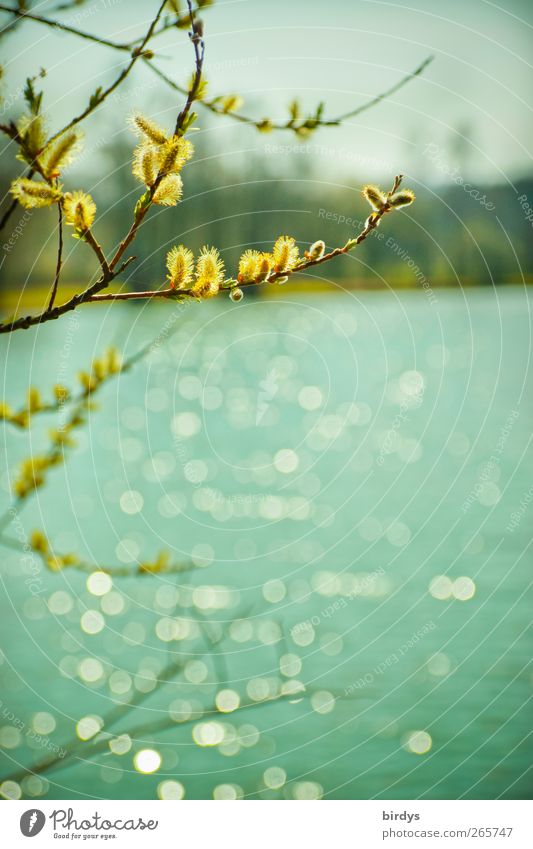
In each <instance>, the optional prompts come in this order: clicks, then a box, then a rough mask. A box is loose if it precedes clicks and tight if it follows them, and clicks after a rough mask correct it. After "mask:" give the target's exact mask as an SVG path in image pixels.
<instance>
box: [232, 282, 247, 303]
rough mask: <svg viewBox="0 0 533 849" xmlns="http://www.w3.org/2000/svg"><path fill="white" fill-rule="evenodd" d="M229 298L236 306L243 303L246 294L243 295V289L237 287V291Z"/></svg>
mask: <svg viewBox="0 0 533 849" xmlns="http://www.w3.org/2000/svg"><path fill="white" fill-rule="evenodd" d="M229 296H230V298H231V300H232V301H233V302H234V303H235V304H238V303H239V301H242V299H243V297H244V293H243V291H242V289H239V287H238V286H236V287H235V289H232V290H231V292H230V293H229Z"/></svg>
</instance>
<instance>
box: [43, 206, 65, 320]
mask: <svg viewBox="0 0 533 849" xmlns="http://www.w3.org/2000/svg"><path fill="white" fill-rule="evenodd" d="M57 213H58V223H57V229H58V245H57V264H56V274H55V277H54V283H53V285H52V291H51V293H50V300H49V301H48V307H47V310H46V312H50V310H51V309H52V307H53V306H54V301H55V299H56V294H57V287H58V286H59V277H60V275H61V267H62V265H63V209H62V207H61V204H60V203H58V205H57Z"/></svg>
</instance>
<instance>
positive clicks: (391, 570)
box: [0, 287, 533, 799]
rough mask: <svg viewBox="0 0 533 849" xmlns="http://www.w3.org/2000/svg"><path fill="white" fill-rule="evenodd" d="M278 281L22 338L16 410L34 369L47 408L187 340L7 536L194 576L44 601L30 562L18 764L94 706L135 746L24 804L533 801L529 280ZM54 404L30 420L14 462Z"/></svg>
mask: <svg viewBox="0 0 533 849" xmlns="http://www.w3.org/2000/svg"><path fill="white" fill-rule="evenodd" d="M278 295H279V296H278ZM276 296H277V297H276V298H269V299H267V300H259V299H253V298H249V297H247V298H245V300H244V301H243V302H242V303H241V304H238V305H233V304H230V303H229V301H222V300H219V301H217V302H211V303H207V304H202V305H197V304H193V305H190V306H187V307H179V306H175V305H172V304H165V305H158V306H157V307H156V306H152V307H151V308H146V307H140V308H138V307H135V306H124V307H123V308H122V307H121V308H114V309H112V310H108V309H107V307H103V306H100V307H98V308H90V309H85V310H82V311H80V312H79V314H77V315H75V316H74V318H72V317H67V318H65V319H63V320H62V321H61V322H55V323H51V324H49V325H47V326H43V327H42V328H40V329H38V330H37V331H35V330H31V331H27V332H19V333H17V334H14V335H13V336H12V337H11V338H10V339H5V338H3V339H2V347H3V352H4V353H5V355H6V362H7V367H6V369H5V374H4V395H5V397H6V400H8V401H10V403H12V404H13V406H17V404H19V403H22V402H23V399H24V393H25V391H26V389H27V386H28V374H30V375H31V382H32V383H33V384H35V385H38V386H39V387H41V388H42V390H43V393H44V394H46V392H47V389H48V387H49V388H50V389H51V388H52V386H53V384H54V383H56V382H61V383H67V384H68V385H70V384H71V382H72V381H75V375H76V372H77V371H78V370H79V369H80V368H84V367H85V368H86V367H87V366H88V364H89V362H90V360H91V358H92V357H93V355H96V354H99V353H101V352H102V351H103V350H104V349H105V347H106V345H109V344H116V345H117V346H118V347H119V348H120V349H121V350H122V351H125V352H126V354H132V353H134V352H135V351H136V350H137V348H140V347H141V345H142V344H143V343H144V342H146V341H148V340H150V339H151V338H153V337H156V336H157V335H158V334H159V341H158V343H157V344H156V345H155V346H154V348H153V350H152V352H151V353H150V355H149V356H148V357H147V358H146V359H145V360H143V361H142V362H140V363H138V364H137V365H136V367H135V368H134V369H133V370H131V371H130V372H129V373H126V374H124V375H122V376H121V377H120V379H118V380H115V381H113V382H110V383H109V384H108V385H107V386H106V387H104V389H103V390H102V391H101V392H100V393H99V395H98V400H99V403H100V409H98V410H94V411H91V413H90V419H89V423H88V425H87V426H86V427H85V428H84V429H83V430H82V431H81V432H80V433H79V435H78V445H77V447H76V448H75V449H72V450H70V451H69V453H68V458H67V461H66V463H65V465H64V467H58V468H56V469H54V470H53V471H52V472H51V473H50V475H49V483H48V485H47V487H46V488H45V489H42V490H40V491H39V493H38V494H37V496H36V497H34V498H32V499H31V500H29V501H28V503H27V504H26V505H25V506H24V509H23V510H21V511H20V514H19V516H18V521H17V523H16V526H15V525H13V526H12V527H11V528H8V529H7V531H6V533H10V535H11V536H12V537H18V538H19V539H21V540H24V539H25V538H26V536H27V535H28V534H29V533H30V532H31V531H32V530H33V529H34V528H45V529H46V531H47V533H48V535H49V538H50V541H51V543H52V544H53V547H54V549H55V550H56V551H57V552H61V553H65V552H69V551H74V552H76V553H77V554H79V555H81V556H82V557H83V558H84V560H86V561H87V562H89V563H94V564H101V565H104V566H108V567H110V568H116V567H119V568H124V567H130V568H135V567H136V565H137V564H138V563H139V562H142V561H146V560H150V559H152V560H153V559H154V558H155V556H156V555H157V552H159V551H161V550H163V549H165V550H168V551H169V552H170V553H171V555H172V559H173V560H174V561H178V560H179V561H184V562H185V561H186V562H189V561H191V559H192V561H193V563H194V564H195V569H194V570H193V571H191V572H187V573H184V574H183V575H174V574H168V575H165V574H158V575H153V576H151V575H143V576H137V577H116V578H114V579H113V586H112V587H110V586H107V585H106V584H105V582H104V583H102V582H100V584H99V585H97V582H96V581H93V583H92V584H91V582H89V585H90V586H89V588H88V587H87V575H86V574H81V573H80V572H78V571H76V570H73V569H70V570H68V569H65V570H63V571H61V572H57V573H54V572H51V571H49V570H46V569H43V568H40V570H39V573H38V576H37V580H38V582H39V583H38V593H37V594H32V593H31V592H30V591H29V587H28V585H27V584H26V583H25V578H26V577H27V576H25V575H24V570H23V569H22V567H21V562H20V555H19V554H18V553H17V552H16V551H9V550H8V549H2V571H1V574H2V581H3V590H4V599H3V615H2V618H1V620H0V629H1V634H2V647H3V652H4V654H3V657H2V659H3V662H2V665H1V667H0V670H1V672H2V679H3V687H2V695H1V702H2V705H1V710H0V713H1V716H0V726H1V727H0V743H1V744H2V746H3V748H2V770H1V776H2V777H5V778H9V777H11V776H15V777H16V779H17V787H18V786H19V785H20V784H21V782H20V778H21V776H20V774H19V773H20V769H19V766H18V765H23V766H25V767H28V766H31V764H33V763H38V762H39V761H40V760H41V759H42V758H43V757H45V756H47V754H48V753H49V752H50V750H51V749H52V747H54V746H56V747H62V746H63V745H65V744H66V743H68V741H70V740H71V739H72V738H73V736H74V738H75V727H76V724H77V723H78V722H79V720H80V719H82V718H84V717H85V718H86V717H89V719H88V720H87V719H85V722H84V723H82V724H81V726H79V729H80V733H81V735H82V736H89V735H90V734H91V731H94V730H97V729H98V728H99V727H100V726H101V725H102V722H103V732H106V731H107V729H108V728H109V730H110V731H112V732H113V733H114V734H117V735H119V734H126V733H129V734H130V737H131V740H130V739H128V738H127V737H123V738H121V741H119V742H118V743H116V742H115V743H113V748H114V750H115V751H114V752H113V751H111V750H110V748H109V745H108V744H107V743H106V740H105V739H104V738H103V737H102V734H100V735H96V736H95V737H92V739H91V740H89V741H87V742H86V743H84V744H83V745H82V744H79V745H78V746H77V747H76V748H75V749H74V751H73V753H72V756H68V755H67V756H66V757H65V758H63V759H61V760H60V762H58V764H56V768H55V769H53V770H50V771H45V772H43V774H42V776H41V777H40V778H35V777H34V778H29V777H26V778H25V779H24V780H23V781H22V785H21V787H22V789H21V791H20V792H22V793H23V795H24V796H27V797H31V796H32V795H37V796H39V795H44V796H45V797H47V798H91V797H100V798H156V797H157V795H158V794H159V795H160V796H164V797H169V798H172V797H179V796H181V795H183V794H184V795H185V797H186V798H212V797H213V794H215V796H217V797H220V798H227V797H232V796H237V797H240V796H245V797H247V798H249V797H252V798H257V797H258V798H278V797H281V798H314V797H316V796H324V798H328V799H329V798H331V799H345V798H389V799H395V798H397V799H414V798H463V797H464V798H496V797H500V796H501V797H503V798H527V797H528V796H530V793H531V779H530V774H529V773H528V769H529V767H530V763H531V750H530V746H529V744H528V734H529V731H530V727H531V704H530V701H529V700H530V698H531V684H532V677H531V670H530V667H529V663H530V655H531V641H530V638H529V635H528V625H529V623H530V619H531V616H530V603H531V599H529V600H528V598H527V595H526V593H527V591H528V587H529V584H530V579H531V548H530V543H531V521H532V517H533V503H532V504H530V502H533V480H532V473H531V465H530V450H529V444H530V439H531V369H530V352H531V296H530V294H529V293H528V292H527V291H525V290H523V289H520V288H518V287H516V288H514V287H507V288H503V287H502V288H500V289H498V290H496V291H494V290H492V289H491V288H489V287H487V289H486V290H470V291H466V292H460V291H449V290H447V291H441V290H437V291H436V292H435V293H432V297H431V298H430V297H428V295H427V294H425V293H423V292H422V293H414V292H412V293H411V292H409V293H402V294H394V293H376V294H372V293H354V294H348V293H344V294H336V295H332V296H327V295H324V296H322V295H321V296H317V297H313V296H311V295H307V294H306V295H304V296H301V295H298V294H297V293H294V292H291V293H284V291H283V290H282V289H279V290H277V292H276ZM56 419H57V416H54V415H48V416H44V415H43V416H41V417H40V418H39V419H38V420H36V421H35V426H34V427H33V428H32V430H31V431H30V432H24V431H23V432H19V431H16V430H14V429H13V428H10V427H9V426H5V428H4V431H3V432H4V434H5V435H4V446H3V453H4V455H5V454H6V453H7V456H8V458H9V463H8V465H9V469H11V472H13V470H14V469H16V466H17V462H18V461H19V460H20V459H22V458H23V457H25V456H27V455H28V453H29V452H30V451H31V450H33V451H35V452H38V451H39V450H41V449H42V448H43V447H44V446H46V444H47V430H48V428H49V427H53V426H54V422H55V421H56ZM4 465H5V464H4ZM2 485H3V490H2V499H3V503H4V504H5V507H6V508H7V507H8V506H9V494H8V490H9V473H5V474H4V475H3V478H2ZM100 593H103V594H100ZM528 601H529V604H528ZM172 661H177V663H178V665H179V668H178V671H177V672H175V673H174V675H173V676H172V677H171V680H161V678H162V677H165V674H163V673H162V670H164V669H165V667H166V666H167V664H168V663H169V662H172ZM228 691H229V692H228ZM280 693H281V694H282V696H283V698H281V699H278V696H279V695H280ZM217 694H218V696H217ZM265 697H267V698H266V699H265ZM268 698H270V701H269V700H268ZM131 699H133V700H134V701H135V702H136V706H135V707H134V708H128V707H127V706H125V707H124V708H122V709H120V708H119V707H117V705H120V704H123V703H127V702H128V700H131ZM237 704H240V705H241V706H240V707H239V708H238V709H236V710H235V708H236V706H237ZM95 717H96V719H95ZM106 717H107V719H108V720H109V718H110V717H112V718H113V724H112V725H109V726H108V725H107V722H106ZM95 723H96V725H95ZM37 732H39V733H40V735H41V738H38V737H36V736H35V735H36V733H37ZM102 739H104V742H103V744H102V743H101V742H100V741H101V740H102ZM120 752H123V753H120ZM139 752H140V754H139ZM154 768H155V770H156V771H154V772H150V773H149V774H145V773H144V772H143V770H152V769H154ZM10 786H11V785H8V787H10ZM17 792H18V791H17V790H16V789H15V793H17Z"/></svg>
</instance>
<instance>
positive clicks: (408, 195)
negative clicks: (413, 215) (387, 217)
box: [389, 189, 416, 209]
mask: <svg viewBox="0 0 533 849" xmlns="http://www.w3.org/2000/svg"><path fill="white" fill-rule="evenodd" d="M415 199H416V195H415V193H414V192H412V191H411V189H402V191H401V192H396V193H395V194H393V195H391V197H390V198H389V203H390V205H391V206H393V207H394V208H395V209H399V208H400V207H402V206H410V205H411V204H412V203H413V201H414V200H415Z"/></svg>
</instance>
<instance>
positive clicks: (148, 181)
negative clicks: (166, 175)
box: [132, 144, 158, 186]
mask: <svg viewBox="0 0 533 849" xmlns="http://www.w3.org/2000/svg"><path fill="white" fill-rule="evenodd" d="M132 170H133V176H134V177H137V179H138V180H140V182H141V183H144V185H145V186H153V184H154V183H155V179H156V177H157V171H158V156H157V149H156V148H155V147H154V145H152V144H140V145H138V146H137V147H136V148H135V151H134V153H133V169H132Z"/></svg>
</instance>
